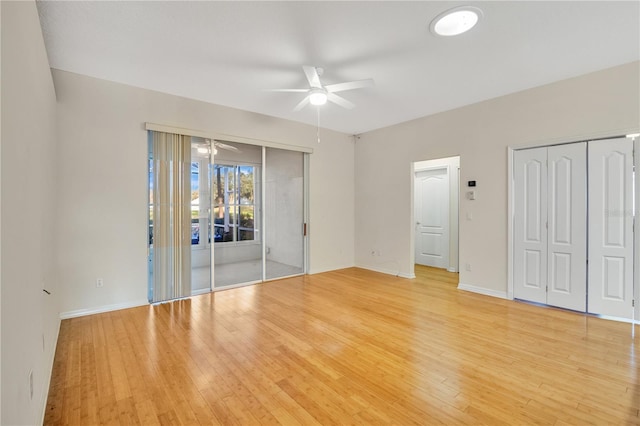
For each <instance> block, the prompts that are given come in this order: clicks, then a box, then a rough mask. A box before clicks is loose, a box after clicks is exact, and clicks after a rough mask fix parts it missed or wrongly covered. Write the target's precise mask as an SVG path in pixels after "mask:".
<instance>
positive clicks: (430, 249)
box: [414, 167, 449, 268]
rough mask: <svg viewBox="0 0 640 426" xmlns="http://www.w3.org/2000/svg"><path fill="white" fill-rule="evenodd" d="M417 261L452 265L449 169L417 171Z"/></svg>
mask: <svg viewBox="0 0 640 426" xmlns="http://www.w3.org/2000/svg"><path fill="white" fill-rule="evenodd" d="M415 176H416V179H415V188H414V192H415V218H416V253H415V258H416V259H415V261H416V263H418V264H420V265H427V266H434V267H436V268H448V267H449V173H448V168H447V167H444V168H439V169H433V170H423V171H419V172H416V174H415Z"/></svg>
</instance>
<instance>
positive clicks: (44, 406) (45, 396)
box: [40, 321, 62, 425]
mask: <svg viewBox="0 0 640 426" xmlns="http://www.w3.org/2000/svg"><path fill="white" fill-rule="evenodd" d="M60 324H62V321H58V328H57V329H56V335H55V336H54V338H53V347H52V348H51V357H50V359H49V363H48V364H47V366H48V367H49V376H48V377H47V383H46V386H44V387H43V388H42V392H43V395H42V400H41V401H42V416H41V418H40V424H41V425H43V424H44V416H45V415H46V414H47V400H48V399H49V388H50V386H51V376H53V363H54V361H55V358H56V349H58V337H59V336H60Z"/></svg>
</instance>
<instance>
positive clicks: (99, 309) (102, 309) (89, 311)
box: [60, 300, 149, 319]
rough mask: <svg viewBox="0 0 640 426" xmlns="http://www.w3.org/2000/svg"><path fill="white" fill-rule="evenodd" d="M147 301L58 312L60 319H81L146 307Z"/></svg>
mask: <svg viewBox="0 0 640 426" xmlns="http://www.w3.org/2000/svg"><path fill="white" fill-rule="evenodd" d="M148 304H149V301H148V300H145V301H143V302H129V303H116V304H115V305H103V306H97V307H95V308H89V309H76V310H75V311H67V312H60V319H68V318H76V317H83V316H85V315H93V314H101V313H104V312H111V311H118V310H120V309H129V308H137V307H138V306H146V305H148Z"/></svg>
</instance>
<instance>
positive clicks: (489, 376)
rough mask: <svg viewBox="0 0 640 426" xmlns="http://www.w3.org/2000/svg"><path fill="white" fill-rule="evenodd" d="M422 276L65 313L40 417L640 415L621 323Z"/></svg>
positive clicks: (250, 419) (536, 418)
mask: <svg viewBox="0 0 640 426" xmlns="http://www.w3.org/2000/svg"><path fill="white" fill-rule="evenodd" d="M416 275H418V278H417V279H415V280H407V279H402V278H395V277H392V276H388V275H383V274H378V273H375V272H369V271H365V270H361V269H356V268H351V269H345V270H341V271H335V272H329V273H324V274H318V275H313V276H304V277H296V278H290V279H285V280H281V281H274V282H269V283H265V284H260V285H255V286H251V287H243V288H238V289H232V290H227V291H221V292H217V293H211V294H206V295H201V296H196V297H193V298H192V299H190V300H181V301H177V302H174V303H167V304H162V305H158V306H148V307H141V308H135V309H127V310H122V311H117V312H111V313H105V314H99V315H93V316H87V317H82V318H75V319H68V320H64V321H63V322H62V325H61V330H60V338H59V342H58V347H57V352H56V358H55V365H54V370H53V377H52V383H51V388H50V392H49V400H48V404H47V411H46V417H45V424H74V425H92V424H107V423H120V424H142V425H150V424H198V423H202V424H225V425H226V424H242V425H258V424H278V423H279V424H283V425H294V424H303V425H313V424H324V425H330V424H340V425H342V424H398V425H409V424H438V423H444V424H457V423H467V424H479V423H483V424H492V425H494V424H532V423H542V424H640V417H639V409H640V388H639V386H640V385H639V383H640V373H639V372H638V369H639V367H640V353H639V352H638V351H640V348H639V347H640V336H639V335H640V332H636V337H635V338H633V337H632V336H631V330H632V326H631V325H630V324H627V323H619V322H612V321H606V320H602V319H598V318H593V317H589V316H586V315H581V314H576V313H571V312H564V311H561V310H556V309H551V308H543V307H537V306H531V305H527V304H523V303H518V302H513V301H507V300H501V299H496V298H491V297H486V296H481V295H477V294H473V293H468V292H464V291H460V290H457V289H456V283H457V274H451V273H447V272H442V271H440V270H436V269H431V268H425V267H417V270H416ZM638 331H640V330H638ZM636 348H639V349H636Z"/></svg>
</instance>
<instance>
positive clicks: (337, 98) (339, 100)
mask: <svg viewBox="0 0 640 426" xmlns="http://www.w3.org/2000/svg"><path fill="white" fill-rule="evenodd" d="M327 99H329V100H330V101H331V102H333V103H334V104H338V105H340V106H341V107H342V108H346V109H353V108H354V107H355V105H354V104H352V103H351V102H349V101H348V100H346V99H345V98H343V97H341V96H338V95H336V94H333V93H327Z"/></svg>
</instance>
